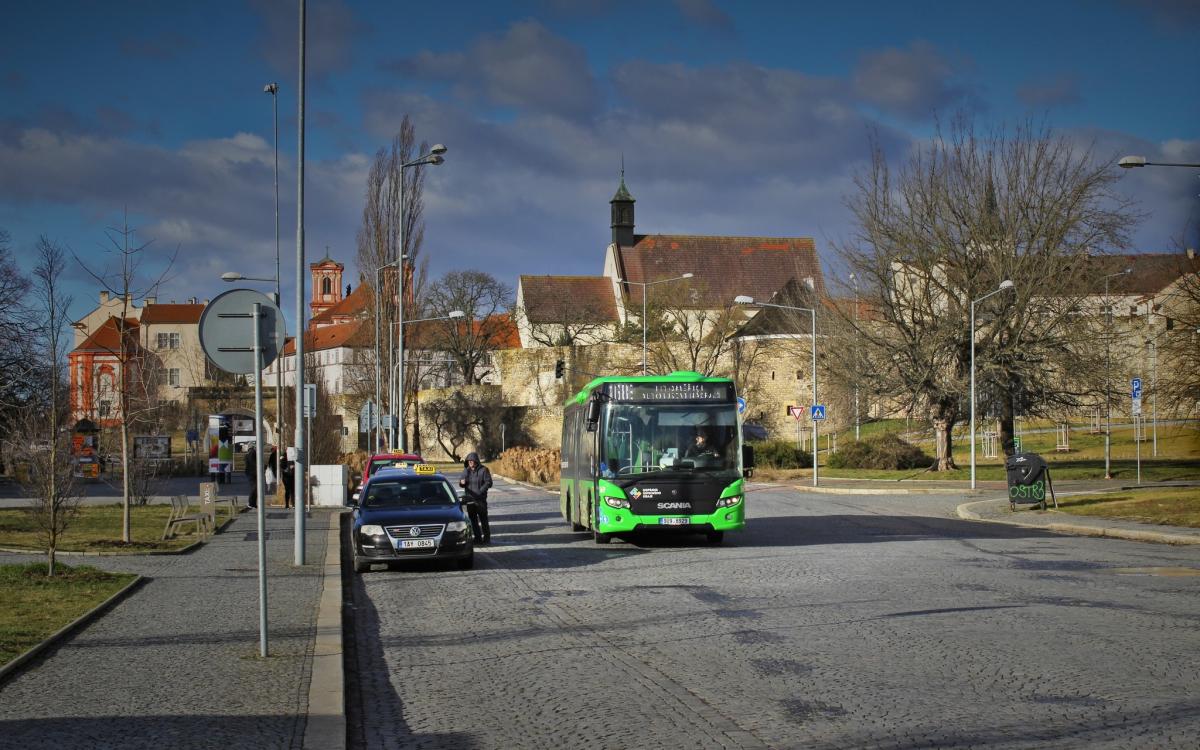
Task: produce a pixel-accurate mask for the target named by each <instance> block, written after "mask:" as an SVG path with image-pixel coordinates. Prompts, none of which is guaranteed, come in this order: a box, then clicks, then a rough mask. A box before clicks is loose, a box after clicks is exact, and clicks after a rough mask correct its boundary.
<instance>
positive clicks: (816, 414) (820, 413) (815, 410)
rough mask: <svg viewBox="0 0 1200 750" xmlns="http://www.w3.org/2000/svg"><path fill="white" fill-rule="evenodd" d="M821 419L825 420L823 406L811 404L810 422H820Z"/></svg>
mask: <svg viewBox="0 0 1200 750" xmlns="http://www.w3.org/2000/svg"><path fill="white" fill-rule="evenodd" d="M823 419H825V404H813V405H812V420H813V421H814V422H820V421H822V420H823Z"/></svg>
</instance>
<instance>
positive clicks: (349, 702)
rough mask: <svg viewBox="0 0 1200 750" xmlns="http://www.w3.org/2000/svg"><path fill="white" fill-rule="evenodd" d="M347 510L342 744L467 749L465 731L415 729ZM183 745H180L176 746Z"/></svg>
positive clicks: (343, 524)
mask: <svg viewBox="0 0 1200 750" xmlns="http://www.w3.org/2000/svg"><path fill="white" fill-rule="evenodd" d="M349 541H350V515H349V514H343V515H342V517H341V541H340V544H341V556H342V591H343V592H344V593H343V601H342V641H343V651H342V663H343V668H344V669H345V686H346V687H345V695H346V746H347V747H348V748H391V747H395V748H407V747H420V748H445V749H446V750H471V749H472V748H475V747H478V746H479V745H478V743H477V742H476V741H475V738H474V737H473V736H472V735H470V734H467V733H465V732H447V733H444V734H419V733H414V732H413V730H412V727H411V726H409V724H408V721H407V718H406V713H405V706H404V701H403V700H401V699H400V694H399V693H397V692H396V689H395V687H394V686H393V685H392V675H391V673H390V670H389V668H388V662H387V659H386V656H385V653H384V645H385V644H383V643H382V642H381V640H380V638H379V633H380V623H379V610H377V609H376V608H375V605H374V604H373V603H372V602H371V597H369V596H367V592H366V589H365V588H364V587H363V581H362V576H360V575H358V574H356V573H354V566H353V564H352V563H351V561H350V559H349V549H350V547H349ZM180 746H181V747H182V745H180Z"/></svg>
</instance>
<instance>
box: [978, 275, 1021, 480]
mask: <svg viewBox="0 0 1200 750" xmlns="http://www.w3.org/2000/svg"><path fill="white" fill-rule="evenodd" d="M1012 288H1013V283H1012V280H1011V279H1005V280H1004V281H1001V282H1000V286H998V287H996V288H995V289H993V290H992V291H990V292H988V293H987V294H985V295H983V296H982V297H980V298H979V299H973V300H971V489H975V304H976V303H978V302H983V301H984V300H985V299H987V298H988V297H991V296H992V295H993V294H999V293H1000V292H1003V291H1005V290H1007V289H1012Z"/></svg>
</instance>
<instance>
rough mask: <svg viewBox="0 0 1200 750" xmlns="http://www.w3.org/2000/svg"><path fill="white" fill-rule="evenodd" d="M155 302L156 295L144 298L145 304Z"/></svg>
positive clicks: (156, 299)
mask: <svg viewBox="0 0 1200 750" xmlns="http://www.w3.org/2000/svg"><path fill="white" fill-rule="evenodd" d="M157 302H158V297H147V298H146V304H147V305H153V304H155V303H157Z"/></svg>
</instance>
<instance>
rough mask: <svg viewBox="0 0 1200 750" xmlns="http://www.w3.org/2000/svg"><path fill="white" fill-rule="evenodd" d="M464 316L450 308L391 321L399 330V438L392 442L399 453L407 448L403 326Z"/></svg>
mask: <svg viewBox="0 0 1200 750" xmlns="http://www.w3.org/2000/svg"><path fill="white" fill-rule="evenodd" d="M464 317H466V314H465V313H464V312H463V311H462V310H451V311H450V312H449V313H447V314H445V315H439V316H437V317H434V318H414V319H412V320H397V321H394V322H393V323H392V325H394V326H396V328H397V329H398V330H399V332H398V333H397V334H396V342H397V343H396V347H397V351H396V367H397V373H396V391H397V392H398V399H397V404H398V406H397V409H398V410H399V411H398V413H397V415H398V416H399V418H400V421H399V424H398V425H397V427H398V429H399V431H400V436H399V439H398V440H397V441H396V442H395V443H393V444H394V445H395V446H396V447H397V448H398V449H399V451H400V452H401V453H405V452H407V448H408V446H407V444H406V441H405V438H406V437H407V435H406V430H405V429H404V326H406V325H411V324H413V323H430V322H432V321H435V320H457V319H460V318H464Z"/></svg>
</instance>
